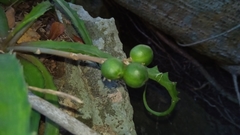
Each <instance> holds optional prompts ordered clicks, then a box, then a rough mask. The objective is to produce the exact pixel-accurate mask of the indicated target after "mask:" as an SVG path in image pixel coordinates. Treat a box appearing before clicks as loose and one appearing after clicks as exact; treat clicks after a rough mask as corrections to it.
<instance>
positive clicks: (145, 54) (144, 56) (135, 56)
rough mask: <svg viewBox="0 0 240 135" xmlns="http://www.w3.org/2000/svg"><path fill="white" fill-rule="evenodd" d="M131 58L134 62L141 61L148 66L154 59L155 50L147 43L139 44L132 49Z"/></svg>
mask: <svg viewBox="0 0 240 135" xmlns="http://www.w3.org/2000/svg"><path fill="white" fill-rule="evenodd" d="M130 58H131V59H132V61H133V62H139V63H142V64H144V65H145V66H147V65H149V64H150V63H151V62H152V60H153V50H152V49H151V47H149V46H147V45H143V44H139V45H137V46H135V47H133V48H132V49H131V51H130Z"/></svg>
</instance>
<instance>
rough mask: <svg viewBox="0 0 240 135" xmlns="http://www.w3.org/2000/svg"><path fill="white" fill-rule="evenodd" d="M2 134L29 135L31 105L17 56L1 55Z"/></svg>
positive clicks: (0, 124) (0, 105)
mask: <svg viewBox="0 0 240 135" xmlns="http://www.w3.org/2000/svg"><path fill="white" fill-rule="evenodd" d="M0 65H1V66H0V71H1V75H0V110H1V111H0V134H1V135H29V120H30V104H29V102H28V97H27V92H28V90H27V85H26V83H25V80H24V76H23V69H22V66H21V65H20V63H19V62H18V60H17V59H16V58H15V55H12V54H1V55H0Z"/></svg>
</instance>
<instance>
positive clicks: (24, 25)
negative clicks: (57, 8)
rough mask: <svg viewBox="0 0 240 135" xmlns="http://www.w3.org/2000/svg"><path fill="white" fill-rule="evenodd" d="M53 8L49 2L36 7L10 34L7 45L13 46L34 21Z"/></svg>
mask: <svg viewBox="0 0 240 135" xmlns="http://www.w3.org/2000/svg"><path fill="white" fill-rule="evenodd" d="M50 8H51V3H50V2H49V1H44V2H42V3H39V4H38V5H37V6H36V7H34V8H33V9H32V10H31V12H30V13H29V14H27V15H26V16H25V17H24V19H23V20H22V21H21V23H19V24H18V25H17V26H16V27H15V29H14V30H13V31H12V32H11V33H9V35H8V37H7V39H6V41H5V44H6V45H13V44H15V43H16V42H17V40H18V39H19V38H20V37H21V36H22V34H23V33H24V32H25V31H26V30H27V29H28V28H29V27H30V26H31V25H32V24H33V23H34V21H35V20H36V19H37V18H38V17H40V16H41V15H43V14H44V13H45V12H46V11H48V10H49V9H50Z"/></svg>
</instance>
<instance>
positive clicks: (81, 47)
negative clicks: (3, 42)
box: [9, 41, 112, 58]
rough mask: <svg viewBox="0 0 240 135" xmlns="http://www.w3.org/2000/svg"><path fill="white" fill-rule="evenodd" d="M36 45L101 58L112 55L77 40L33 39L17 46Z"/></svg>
mask: <svg viewBox="0 0 240 135" xmlns="http://www.w3.org/2000/svg"><path fill="white" fill-rule="evenodd" d="M24 46H25V47H27V46H29V47H38V48H48V49H55V50H61V51H66V52H73V53H82V54H86V55H91V56H97V57H102V58H109V57H112V56H111V55H110V54H108V53H104V52H103V51H101V50H99V49H98V48H97V47H96V46H93V45H91V46H90V45H86V44H80V43H77V42H65V41H34V42H25V43H22V44H20V45H19V47H24ZM9 49H10V48H9Z"/></svg>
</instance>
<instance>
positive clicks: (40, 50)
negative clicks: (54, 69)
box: [8, 46, 106, 64]
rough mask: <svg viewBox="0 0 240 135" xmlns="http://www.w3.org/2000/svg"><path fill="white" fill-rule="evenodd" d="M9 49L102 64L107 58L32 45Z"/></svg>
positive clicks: (10, 48)
mask: <svg viewBox="0 0 240 135" xmlns="http://www.w3.org/2000/svg"><path fill="white" fill-rule="evenodd" d="M8 49H9V50H14V51H21V52H32V53H35V54H41V53H44V54H51V55H56V56H61V57H65V58H69V59H73V60H84V61H92V62H97V63H99V64H102V63H103V62H104V61H105V60H106V59H105V58H98V57H94V56H89V55H84V54H81V53H72V52H65V51H59V50H54V49H47V48H39V47H31V46H14V47H9V48H8Z"/></svg>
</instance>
